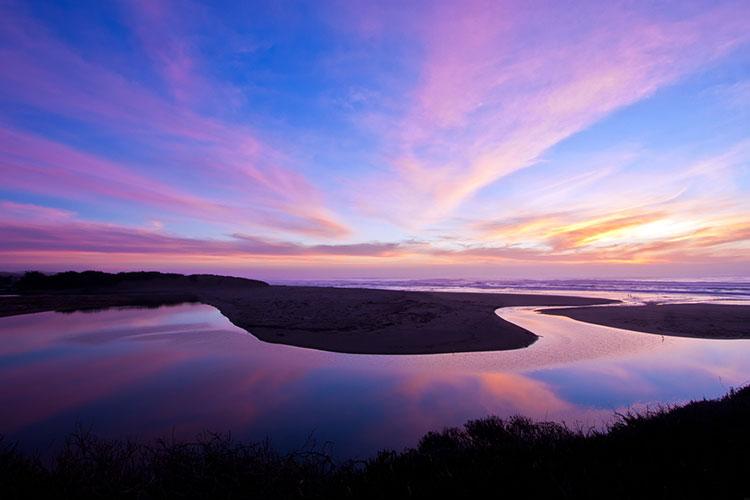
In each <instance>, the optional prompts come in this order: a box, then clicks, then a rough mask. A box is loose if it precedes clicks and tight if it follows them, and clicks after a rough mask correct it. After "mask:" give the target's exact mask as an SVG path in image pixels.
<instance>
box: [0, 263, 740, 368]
mask: <svg viewBox="0 0 750 500" xmlns="http://www.w3.org/2000/svg"><path fill="white" fill-rule="evenodd" d="M104 276H109V275H104ZM133 276H134V277H136V278H137V279H130V278H128V279H126V280H124V281H119V282H117V283H114V284H111V283H107V284H104V285H101V286H91V285H90V284H87V285H86V286H79V285H75V283H74V284H72V285H70V286H68V285H67V284H66V285H65V286H68V288H64V289H60V287H59V286H58V288H56V289H54V290H44V287H42V288H40V289H38V290H32V291H29V290H27V291H25V293H23V294H21V295H16V296H12V297H4V298H3V299H2V300H0V316H10V315H16V314H27V313H34V312H43V311H76V310H91V309H104V308H107V307H129V306H140V307H144V306H145V307H156V306H159V305H169V304H177V303H182V302H199V303H204V304H208V305H211V306H214V307H216V308H217V309H218V310H219V311H221V313H222V314H223V315H224V316H226V317H227V318H228V319H229V320H230V321H231V322H232V323H233V324H235V325H236V326H238V327H240V328H243V329H245V330H246V331H248V332H250V333H251V334H253V335H254V336H256V337H257V338H259V339H261V340H263V341H266V342H272V343H278V344H286V345H292V346H298V347H306V348H311V349H320V350H325V351H333V352H343V353H352V354H435V353H449V352H479V351H499V350H510V349H520V348H524V347H528V346H529V345H531V344H532V343H534V342H535V341H536V339H537V338H538V337H537V336H536V335H535V334H534V333H532V332H529V331H527V330H525V329H523V328H521V327H519V326H516V325H514V324H512V323H510V322H507V321H505V320H503V319H501V318H499V317H498V316H497V315H496V314H495V311H496V310H497V309H498V308H502V307H516V306H538V307H540V308H541V307H565V308H564V309H560V308H558V309H547V310H544V313H546V314H557V315H563V316H568V317H570V318H573V319H576V320H579V321H585V322H589V323H595V324H599V325H605V326H613V327H617V328H623V329H628V330H635V331H640V332H647V333H654V334H659V335H675V336H686V337H700V338H747V337H750V331H748V330H749V329H748V325H749V324H750V306H740V305H716V304H668V305H658V306H657V305H645V306H623V305H617V306H616V307H601V305H604V304H611V303H616V302H617V301H614V300H608V299H604V298H586V297H574V296H556V295H542V294H511V293H459V292H430V291H403V290H380V289H364V288H335V287H312V286H271V285H268V284H266V283H263V282H259V281H255V280H244V279H239V278H227V277H220V276H209V275H192V276H182V275H161V274H158V275H155V277H151V276H146V278H147V279H146V278H143V277H140V275H138V274H133ZM594 305H596V306H597V307H591V306H594ZM576 306H578V307H576Z"/></svg>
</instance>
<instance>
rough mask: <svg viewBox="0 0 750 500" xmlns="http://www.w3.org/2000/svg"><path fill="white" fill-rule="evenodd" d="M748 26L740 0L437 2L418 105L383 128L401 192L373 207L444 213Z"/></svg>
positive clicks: (426, 25)
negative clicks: (652, 5)
mask: <svg viewBox="0 0 750 500" xmlns="http://www.w3.org/2000/svg"><path fill="white" fill-rule="evenodd" d="M746 28H747V26H746V23H745V22H744V20H743V16H741V15H738V12H737V7H736V6H729V7H726V6H717V7H713V8H708V9H704V10H702V11H700V12H698V13H697V14H692V15H691V16H689V17H688V16H686V17H683V18H680V19H667V18H657V17H656V16H655V15H654V14H653V13H651V12H645V11H644V9H641V8H640V7H639V6H637V5H633V4H622V5H612V4H608V6H607V9H603V8H599V7H597V6H596V4H592V5H581V6H579V8H576V9H569V8H568V6H566V5H564V4H559V5H554V4H553V5H545V6H544V7H541V6H533V5H530V4H527V3H515V2H503V3H499V2H483V1H479V2H462V3H460V4H450V3H440V4H435V8H434V9H431V11H430V13H429V14H428V15H427V16H426V19H420V20H419V25H418V26H415V31H416V32H417V33H420V34H421V36H422V39H423V44H424V50H425V57H424V60H422V61H420V62H418V64H419V65H420V67H421V78H420V79H419V82H418V84H417V85H416V87H415V88H414V90H413V94H412V95H411V96H410V97H411V99H406V100H405V101H406V102H413V103H414V104H413V105H412V106H410V107H408V108H407V112H406V113H405V114H404V115H403V117H402V119H401V122H400V124H399V125H398V126H395V127H391V129H392V131H388V130H386V131H384V134H385V135H386V136H387V137H388V138H389V146H388V153H387V154H388V156H389V157H390V158H391V162H392V165H393V167H394V171H395V174H396V176H397V178H396V179H395V180H394V179H392V178H388V179H380V181H379V185H381V186H383V187H382V190H383V191H386V192H390V193H393V194H392V195H391V196H386V197H383V198H381V199H379V200H375V201H371V202H370V204H371V205H372V206H371V207H370V209H371V212H373V213H377V212H378V210H380V212H381V213H383V212H384V213H385V214H386V215H387V216H388V217H389V218H390V219H391V220H394V221H399V220H400V221H403V220H406V221H410V222H411V221H418V222H421V223H428V222H432V221H435V220H438V219H440V218H441V217H443V216H445V215H447V214H449V213H451V212H452V211H454V210H455V209H456V208H457V207H458V206H459V205H460V204H461V203H463V202H464V201H465V200H467V199H469V198H471V197H472V196H473V195H474V194H475V193H477V192H478V191H479V190H480V189H482V188H484V187H485V186H488V185H490V184H492V183H493V182H495V181H497V180H498V179H501V178H502V177H504V176H507V175H509V174H511V173H513V172H516V171H518V170H520V169H523V168H527V167H529V166H531V165H533V164H535V163H536V162H538V161H539V159H540V158H541V156H542V155H543V154H544V153H545V152H546V151H547V150H549V149H550V148H551V147H552V146H554V145H556V144H558V143H560V142H561V141H563V140H565V139H566V138H568V137H570V136H572V135H573V134H575V133H577V132H580V131H582V130H584V129H586V128H587V127H589V126H591V125H592V124H594V123H595V122H597V121H598V120H600V119H602V118H603V117H605V116H607V115H608V114H610V113H612V112H614V111H616V110H618V109H620V108H622V107H624V106H627V105H629V104H632V103H634V102H637V101H639V100H641V99H644V98H646V97H648V96H650V95H652V94H653V93H654V92H655V91H657V90H658V89H660V88H663V87H664V86H667V85H669V84H672V83H674V82H675V81H677V80H679V79H680V78H682V77H683V76H685V75H686V74H688V73H690V72H691V71H694V70H696V69H698V68H700V67H703V66H705V65H707V64H710V63H712V62H713V61H715V60H717V59H718V58H720V57H721V56H723V55H726V54H728V53H729V52H730V51H732V50H733V49H736V48H737V47H739V46H741V44H743V43H747V42H748V41H749V40H750V32H748V30H747V29H746ZM393 206H397V207H398V209H399V212H400V213H401V215H400V216H398V217H396V216H394V215H393V214H390V209H391V207H393ZM425 207H429V208H426V209H425ZM404 210H408V211H409V213H410V217H403V212H404Z"/></svg>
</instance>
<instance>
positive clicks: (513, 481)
mask: <svg viewBox="0 0 750 500" xmlns="http://www.w3.org/2000/svg"><path fill="white" fill-rule="evenodd" d="M0 448H1V449H0V491H2V492H3V496H4V497H5V498H51V497H55V498H91V497H98V498H163V497H170V498H172V497H178V498H230V497H231V498H320V499H336V498H365V499H366V498H429V499H437V498H501V497H508V498H518V497H522V498H747V497H748V496H749V495H750V451H749V450H750V388H747V387H746V388H744V389H741V390H738V391H731V392H730V393H729V394H728V395H727V396H725V397H723V398H721V399H719V400H712V401H698V402H693V403H690V404H687V405H685V406H683V407H675V408H671V409H660V410H658V411H652V412H648V413H644V414H626V415H619V416H618V419H617V421H616V423H615V424H613V425H612V426H610V428H609V429H608V430H606V431H585V432H584V431H581V430H571V429H570V428H568V427H565V426H563V425H560V424H555V423H534V422H531V421H529V420H527V419H525V418H520V417H516V418H511V419H508V420H501V419H499V418H495V417H490V418H486V419H483V420H476V421H471V422H468V423H467V424H466V425H465V426H464V427H463V428H460V429H457V428H453V429H448V430H444V431H442V432H433V433H429V434H427V435H426V436H424V437H423V438H422V439H421V441H420V442H419V444H418V446H417V447H416V448H414V449H410V450H407V451H404V452H401V453H397V452H390V451H389V452H382V453H380V454H379V455H377V456H376V457H374V458H372V459H370V460H367V461H363V462H345V463H338V464H337V463H334V462H333V461H332V460H331V459H330V458H329V457H328V456H326V455H325V454H321V453H315V452H312V451H301V452H296V453H290V454H279V453H276V452H274V451H273V449H272V448H270V447H269V446H268V445H267V444H251V445H247V444H241V443H235V442H233V441H232V440H231V439H230V438H229V437H227V436H222V435H204V436H202V437H201V438H200V439H198V440H197V441H196V442H193V443H180V442H174V441H158V442H155V443H152V444H149V445H144V444H136V443H133V442H120V441H108V440H102V439H98V438H96V437H95V436H93V435H92V434H90V433H87V432H80V431H79V432H76V433H74V434H72V435H71V436H69V438H68V440H67V442H66V444H65V446H64V448H63V450H62V451H61V452H60V453H59V454H58V455H57V457H56V458H55V459H54V460H53V461H52V462H51V463H48V464H46V465H45V464H44V463H43V462H42V461H41V460H39V459H38V458H33V457H29V456H27V455H24V454H23V453H21V452H19V451H18V450H17V449H16V448H14V447H13V446H12V445H10V444H8V443H6V444H5V445H3V446H2V447H0Z"/></svg>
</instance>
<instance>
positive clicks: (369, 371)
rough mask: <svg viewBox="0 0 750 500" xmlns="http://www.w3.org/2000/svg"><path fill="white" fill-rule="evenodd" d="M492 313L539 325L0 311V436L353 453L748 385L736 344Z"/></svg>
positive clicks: (194, 312) (26, 441) (593, 416)
mask: <svg viewBox="0 0 750 500" xmlns="http://www.w3.org/2000/svg"><path fill="white" fill-rule="evenodd" d="M498 313H499V314H500V315H501V316H502V317H503V318H505V319H507V320H509V321H512V322H514V323H516V324H518V325H520V326H522V327H524V328H527V329H529V330H532V331H534V332H535V333H537V334H539V335H541V337H542V338H540V339H539V340H538V341H537V342H536V343H535V344H533V345H532V346H530V347H528V348H526V349H520V350H516V351H505V352H485V353H460V354H439V355H423V356H379V355H350V354H341V353H329V352H323V351H316V350H310V349H302V348H297V347H290V346H283V345H274V344H267V343H264V342H261V341H259V340H257V339H256V338H255V337H253V336H252V335H250V334H248V333H247V332H245V331H244V330H242V329H240V328H237V327H235V326H233V325H232V324H231V323H230V322H229V321H228V320H227V319H226V318H225V317H224V316H222V315H221V313H220V312H219V311H218V310H216V309H214V308H212V307H210V306H206V305H181V306H171V307H162V308H159V309H112V310H107V311H99V312H87V313H84V312H77V313H71V314H63V313H53V312H49V313H40V314H32V315H23V316H15V317H9V318H0V336H1V337H2V342H0V408H2V410H0V433H2V434H5V435H6V436H8V437H9V438H11V439H17V440H19V442H20V444H21V445H22V447H24V448H26V449H32V450H37V451H40V452H45V451H46V450H50V449H51V448H54V447H55V446H56V445H57V444H59V442H60V439H61V436H64V435H65V434H67V433H68V432H70V431H71V430H72V429H73V428H74V426H75V425H76V424H82V425H85V426H92V427H93V429H94V430H95V431H96V432H97V433H99V434H101V435H104V436H108V437H146V438H149V437H159V436H171V435H175V436H176V437H178V438H180V437H182V438H192V437H194V436H195V434H196V433H199V432H201V431H204V430H215V431H231V432H232V434H233V436H235V437H237V438H240V439H253V440H256V439H265V438H269V439H270V440H271V442H272V443H273V444H274V446H276V447H278V448H281V449H295V448H298V447H301V446H303V445H304V444H305V443H307V442H308V441H309V439H310V438H311V437H312V439H313V440H314V441H315V442H316V443H317V444H318V445H322V444H324V443H331V444H330V446H331V447H332V450H333V452H334V454H335V455H337V456H339V457H354V456H358V457H364V456H368V455H370V454H372V453H374V452H375V451H377V450H379V449H381V448H395V449H400V448H402V447H404V446H411V445H414V444H416V441H417V439H418V438H419V437H420V436H421V435H422V434H424V433H425V432H427V431H429V430H436V429H441V428H443V427H446V426H452V425H460V424H462V423H463V422H465V421H466V420H467V419H472V418H479V417H482V416H485V415H487V414H497V415H500V416H509V415H513V414H522V415H526V416H529V417H532V418H536V419H553V420H561V421H566V422H568V423H571V424H574V425H581V426H592V425H593V426H600V425H603V424H605V423H606V422H608V421H611V419H612V416H613V412H614V411H622V410H625V409H628V408H634V409H641V408H645V407H653V406H655V405H658V404H669V403H677V402H682V401H686V400H689V399H692V398H702V397H715V396H718V395H720V394H722V393H724V392H726V391H727V390H728V389H729V388H730V387H732V386H737V385H741V384H743V383H747V382H750V341H743V340H698V339H685V338H669V337H665V338H662V337H661V336H658V335H649V334H642V333H634V332H627V331H623V330H617V329H614V328H607V327H602V326H597V325H588V324H584V323H580V322H576V321H574V320H572V319H569V318H565V317H558V316H547V315H540V314H538V313H536V312H535V311H534V310H533V308H507V309H502V310H499V311H498Z"/></svg>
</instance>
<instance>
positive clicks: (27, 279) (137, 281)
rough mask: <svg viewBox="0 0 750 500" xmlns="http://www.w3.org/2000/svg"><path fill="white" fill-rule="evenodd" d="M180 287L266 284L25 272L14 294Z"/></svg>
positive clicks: (203, 277) (149, 274) (144, 274)
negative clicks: (121, 287) (125, 286)
mask: <svg viewBox="0 0 750 500" xmlns="http://www.w3.org/2000/svg"><path fill="white" fill-rule="evenodd" d="M157 284H158V285H159V286H163V287H169V286H174V287H179V286H188V285H203V286H250V287H259V286H268V283H266V282H264V281H259V280H251V279H247V278H236V277H232V276H217V275H213V274H192V275H189V276H185V275H182V274H176V273H160V272H156V271H138V272H123V273H117V274H112V273H105V272H101V271H83V272H76V271H66V272H62V273H56V274H43V273H40V272H38V271H28V272H26V273H24V275H23V276H22V277H21V278H20V279H19V280H18V281H17V282H16V284H15V286H16V290H17V291H19V292H22V293H32V292H42V291H43V292H55V291H64V290H88V289H100V288H106V287H112V286H117V285H132V286H144V287H147V286H156V285H157Z"/></svg>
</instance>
